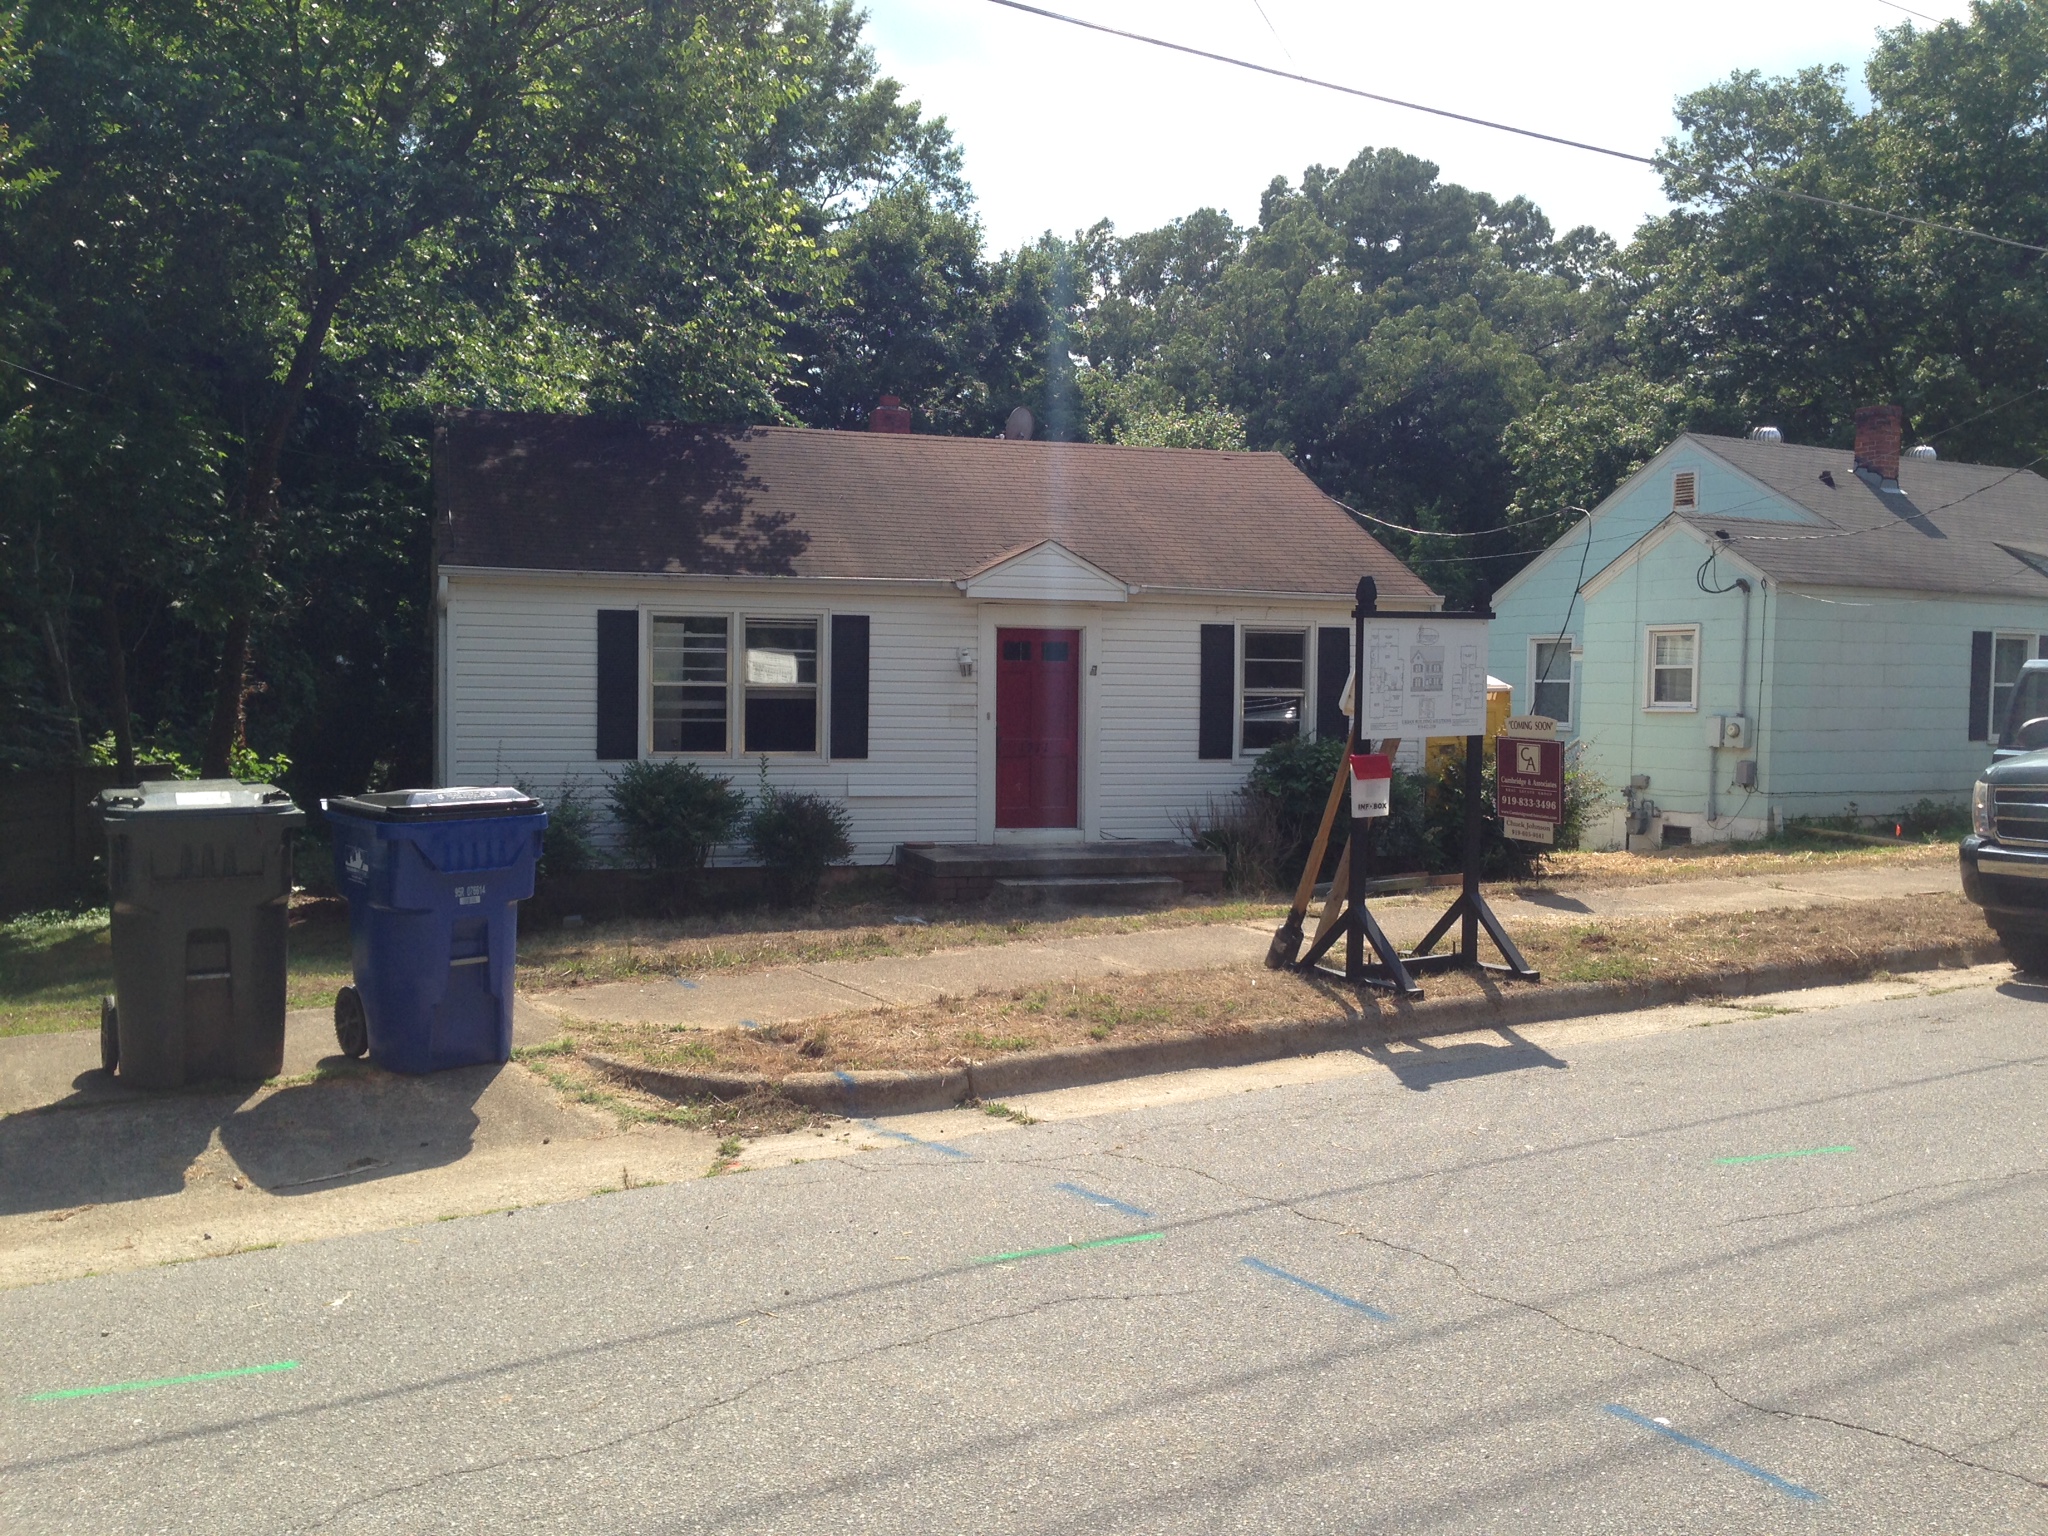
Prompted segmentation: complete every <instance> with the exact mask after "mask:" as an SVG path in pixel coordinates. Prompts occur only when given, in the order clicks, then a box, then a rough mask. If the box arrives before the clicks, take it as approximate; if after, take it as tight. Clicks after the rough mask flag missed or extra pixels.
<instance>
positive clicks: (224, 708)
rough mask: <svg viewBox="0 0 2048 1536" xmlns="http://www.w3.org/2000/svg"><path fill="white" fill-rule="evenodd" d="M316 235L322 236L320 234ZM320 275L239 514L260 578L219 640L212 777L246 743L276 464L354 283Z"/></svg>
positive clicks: (210, 739) (208, 763)
mask: <svg viewBox="0 0 2048 1536" xmlns="http://www.w3.org/2000/svg"><path fill="white" fill-rule="evenodd" d="M315 234H316V237H317V234H318V231H317V230H316V231H315ZM323 271H325V272H326V277H327V281H326V283H325V285H324V286H323V287H322V289H321V291H320V295H319V297H318V298H317V299H315V300H314V303H313V309H312V312H311V313H310V314H308V315H307V317H306V330H305V334H304V335H302V336H301V337H300V338H299V344H298V348H297V350H296V351H294V353H293V354H292V366H291V371H290V372H289V373H287V374H286V375H285V380H284V383H283V385H282V386H280V388H279V392H278V399H277V405H276V407H275V408H274V409H273V410H272V411H271V413H270V420H269V421H267V422H266V423H264V428H263V436H262V438H261V439H260V440H259V441H258V442H257V443H256V445H255V446H256V453H255V457H254V458H252V459H251V460H250V462H249V474H248V478H247V479H245V480H244V481H243V482H242V515H243V517H244V518H245V520H246V521H247V523H248V525H249V528H250V531H251V535H252V536H251V538H250V540H249V550H248V554H247V557H246V558H247V560H248V564H249V569H250V572H251V573H252V575H253V576H254V577H256V578H258V580H254V581H252V582H251V583H250V585H249V588H248V595H247V596H245V597H243V599H242V600H241V602H240V603H239V604H238V605H237V607H236V609H235V614H234V617H233V618H232V619H230V620H229V621H228V629H227V634H226V635H225V636H223V637H222V640H221V648H220V673H219V676H218V677H216V678H215V680H214V686H213V720H212V723H211V724H210V725H208V727H207V731H206V752H205V755H204V756H203V757H202V759H201V761H200V765H199V771H200V773H201V774H203V775H204V776H205V777H207V778H209V779H224V778H226V777H227V776H228V761H229V759H230V758H231V757H232V756H233V754H234V750H235V748H236V747H238V746H240V745H242V743H243V737H244V732H245V727H246V724H247V716H248V701H249V635H250V631H251V629H252V628H253V627H254V624H255V618H256V600H255V592H256V589H257V587H258V585H260V578H261V576H262V574H263V571H264V568H265V566H266V563H267V562H268V559H269V555H270V526H271V524H272V523H274V522H276V521H277V467H278V464H279V462H280V461H281V460H282V459H283V458H284V445H285V439H286V438H287V437H288V436H289V435H290V434H291V429H292V422H293V420H294V419H295V418H296V417H297V416H298V413H299V402H300V401H302V400H303V399H305V396H306V388H307V386H308V385H310V384H311V383H312V382H313V369H314V368H315V367H316V366H317V365H318V364H319V361H320V350H321V348H322V347H324V346H325V345H326V344H327V330H328V327H329V326H330V325H332V324H333V323H334V312H335V310H336V309H338V308H339V307H340V305H341V300H342V296H343V295H344V294H346V293H347V292H348V290H349V288H350V287H351V286H352V285H353V283H354V280H355V279H354V273H353V271H352V270H344V271H342V272H339V273H336V272H334V271H333V270H332V269H327V268H325V266H324V263H323Z"/></svg>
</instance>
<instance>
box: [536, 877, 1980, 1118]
mask: <svg viewBox="0 0 2048 1536" xmlns="http://www.w3.org/2000/svg"><path fill="white" fill-rule="evenodd" d="M1517 941H1518V942H1520V943H1522V945H1523V953H1524V954H1525V955H1526V956H1527V957H1528V959H1529V961H1530V963H1531V964H1533V965H1535V966H1536V967H1537V968H1538V969H1539V970H1541V971H1542V972H1543V974H1544V977H1545V978H1546V981H1548V982H1551V983H1557V982H1582V981H1639V980H1650V979H1660V980H1679V981H1683V980H1686V979H1689V978H1695V977H1696V978H1700V979H1705V978H1706V977H1709V976H1713V975H1718V974H1722V973H1725V972H1727V971H1729V970H1731V969H1747V968H1754V967H1758V966H1766V965H1786V964H1793V963H1799V962H1805V961H1825V962H1836V963H1848V964H1855V963H1859V962H1864V961H1870V962H1873V963H1874V962H1875V961H1876V959H1877V957H1878V956H1880V955H1881V954H1882V953H1883V952H1885V951H1886V950H1891V949H1897V948H1902V947H1904V948H1920V947H1924V946H1930V945H1937V944H1946V943H1971V942H1974V943H1981V944H1983V945H1985V946H1986V947H1987V948H1988V947H1989V946H1990V944H1991V942H1992V936H1991V932H1990V930H1989V929H1988V928H1986V927H1985V924H1984V919H1983V917H1982V915H1981V914H1980V913H1979V912H1978V910H1977V908H1976V907H1974V906H1972V905H1971V904H1970V903H1968V902H1967V901H1964V900H1963V899H1962V898H1961V897H1959V896H1942V897H1924V898H1914V899H1912V900H1900V901H1886V902H1863V903H1859V904H1857V905H1855V906H1850V907H1818V908H1809V909H1806V910H1801V911H1780V912H1743V913H1713V914H1706V915H1696V916H1690V917H1680V918H1666V919H1631V920H1628V921H1622V922H1589V923H1584V924H1576V925H1571V924H1561V923H1560V924H1543V925H1541V926H1532V927H1530V928H1529V929H1528V930H1527V932H1526V934H1525V935H1517ZM1424 985H1425V987H1426V988H1427V990H1428V993H1429V995H1430V996H1431V997H1458V996H1477V995H1479V994H1480V992H1481V990H1482V988H1484V989H1488V990H1491V989H1492V988H1494V987H1495V986H1497V985H1499V983H1497V982H1496V981H1495V979H1493V978H1491V977H1489V978H1487V979H1486V980H1485V981H1483V982H1482V981H1481V980H1480V979H1479V978H1477V977H1475V976H1472V975H1469V974H1467V973H1464V972H1445V973H1441V974H1438V975H1434V976H1430V977H1428V978H1426V979H1425V982H1424ZM1507 985H1513V984H1512V983H1508V984H1507ZM1361 1008H1363V1010H1364V1011H1365V1012H1366V1013H1367V1014H1368V1015H1371V1014H1375V1013H1376V1014H1378V1015H1380V1016H1382V1017H1386V1018H1389V1019H1392V1018H1395V1017H1397V1016H1398V1013H1399V1007H1398V1005H1396V1004H1395V1003H1393V1002H1392V1001H1390V1000H1389V999H1387V998H1386V997H1385V996H1384V995H1382V994H1380V993H1378V992H1376V991H1373V990H1370V989H1368V990H1366V991H1365V993H1364V995H1363V997H1362V998H1361V997H1359V996H1358V995H1357V994H1354V992H1353V991H1352V990H1351V989H1350V988H1348V987H1345V986H1342V985H1341V984H1336V983H1332V982H1330V981H1326V980H1324V979H1322V978H1315V977H1303V976H1296V975H1292V974H1289V973H1282V972H1274V971H1268V970H1265V969H1263V968H1262V967H1257V966H1237V967H1227V968H1220V969H1215V970H1206V971H1186V972H1176V973H1166V974H1158V975H1151V976H1143V977H1128V978H1106V979H1101V980H1095V981H1087V982H1075V983H1071V984H1066V985H1060V986H1047V987H1033V988H1018V989H1016V990H1014V991H1009V992H1000V993H986V994H981V995H978V996H973V997H963V998H954V999H946V1000H942V1001H940V1002H936V1003H932V1004H928V1005H925V1006H923V1007H918V1008H892V1009H879V1010H876V1011H874V1012H872V1013H861V1014H841V1015H838V1016H835V1017H833V1018H829V1019H821V1020H816V1021H814V1022H810V1023H806V1024H792V1025H785V1026H781V1027H779V1028H769V1029H761V1030H749V1031H744V1032H741V1031H724V1030H716V1031H713V1030H666V1029H661V1028H658V1027H655V1026H650V1025H630V1024H574V1025H572V1026H571V1027H570V1036H571V1038H572V1039H573V1040H574V1041H575V1042H576V1044H577V1045H579V1046H581V1047H583V1048H585V1049H589V1050H594V1051H598V1052H602V1053H603V1054H606V1055H610V1056H617V1057H621V1058H625V1059H630V1060H634V1061H638V1062H643V1063H646V1064H647V1065H650V1066H660V1067H672V1068H681V1069H684V1070H690V1071H721V1072H760V1073H764V1074H766V1075H768V1076H769V1077H771V1078H772V1077H779V1076H781V1075H783V1074H785V1073H789V1072H816V1071H831V1070H835V1069H837V1070H846V1071H859V1070H868V1069H880V1068H896V1069H912V1070H915V1069H931V1068H943V1067H958V1066H964V1065H967V1064H969V1063H971V1062H974V1061H980V1060H986V1059H988V1058H990V1057H994V1056H999V1055H1004V1054H1008V1053H1011V1052H1017V1051H1036V1050H1048V1049H1052V1048H1055V1047H1061V1046H1088V1045H1099V1044H1106V1043H1110V1042H1116V1043H1119V1044H1121V1043H1128V1042H1132V1041H1143V1040H1154V1039H1159V1038H1163V1037H1165V1036H1169V1035H1184V1034H1226V1033H1233V1032H1239V1031H1244V1030H1248V1029H1251V1028H1253V1027H1255V1026H1258V1025H1262V1024H1275V1023H1286V1022H1294V1021H1306V1020H1316V1019H1329V1018H1335V1017H1337V1016H1339V1015H1340V1014H1343V1013H1355V1012H1357V1011H1358V1010H1359V1009H1361Z"/></svg>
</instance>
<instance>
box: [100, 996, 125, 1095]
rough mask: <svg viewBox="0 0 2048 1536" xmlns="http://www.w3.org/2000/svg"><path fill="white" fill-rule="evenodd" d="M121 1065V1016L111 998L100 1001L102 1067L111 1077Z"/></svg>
mask: <svg viewBox="0 0 2048 1536" xmlns="http://www.w3.org/2000/svg"><path fill="white" fill-rule="evenodd" d="M120 1064H121V1015H120V1010H119V1009H117V1008H116V1007H115V1006H114V1000H113V999H112V998H111V997H103V998H101V999H100V1065H101V1066H102V1067H104V1068H105V1069H106V1071H107V1073H108V1075H109V1076H111V1075H112V1074H113V1071H114V1068H116V1067H118V1066H119V1065H120Z"/></svg>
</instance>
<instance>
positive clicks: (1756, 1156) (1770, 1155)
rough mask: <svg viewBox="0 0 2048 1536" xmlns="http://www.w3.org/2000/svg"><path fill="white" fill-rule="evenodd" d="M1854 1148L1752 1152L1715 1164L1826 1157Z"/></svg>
mask: <svg viewBox="0 0 2048 1536" xmlns="http://www.w3.org/2000/svg"><path fill="white" fill-rule="evenodd" d="M1855 1150H1856V1149H1855V1148H1854V1147H1808V1148H1807V1149H1806V1150H1805V1151H1803V1152H1752V1153H1750V1155H1749V1156H1747V1157H1717V1158H1715V1159H1714V1161H1715V1162H1717V1163H1768V1162H1770V1161H1772V1160H1773V1159H1775V1158H1780V1157H1826V1156H1828V1155H1829V1154H1830V1153H1834V1152H1854V1151H1855Z"/></svg>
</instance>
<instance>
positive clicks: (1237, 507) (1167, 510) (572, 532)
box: [434, 411, 1436, 608]
mask: <svg viewBox="0 0 2048 1536" xmlns="http://www.w3.org/2000/svg"><path fill="white" fill-rule="evenodd" d="M434 484H435V499H436V510H437V512H438V514H439V516H438V517H437V520H436V522H437V531H438V538H439V545H438V548H439V555H440V559H441V560H442V561H443V562H444V563H446V564H450V565H466V566H491V567H510V568H518V569H528V570H572V571H617V572H632V573H646V572H687V573H716V574H726V575H781V576H814V577H853V578H869V579H877V578H881V579H912V580H916V579H933V578H940V579H950V580H958V579H961V578H964V577H965V576H967V575H968V574H969V573H971V572H973V571H974V570H976V569H977V568H979V567H981V566H984V565H986V564H987V563H988V562H989V561H990V560H992V559H994V558H995V557H997V556H999V555H1002V554H1004V553H1006V552H1013V551H1015V550H1018V549H1020V548H1024V547H1028V546H1030V545H1032V544H1035V543H1037V542H1039V541H1040V540H1043V539H1057V540H1058V541H1059V542H1060V543H1061V544H1063V545H1065V546H1066V547H1067V548H1068V549H1071V550H1072V551H1073V552H1074V553H1075V554H1077V555H1080V556H1081V557H1082V558H1083V559H1086V560H1089V561H1092V562H1093V563H1094V564H1096V565H1098V566H1100V567H1102V569H1104V570H1105V571H1108V572H1110V573H1111V574H1112V575H1115V576H1117V577H1119V578H1121V579H1122V580H1124V581H1125V582H1128V583H1130V584H1131V585H1133V586H1137V587H1163V588H1183V589H1190V590H1196V591H1217V592H1276V593H1290V594H1291V593H1301V594H1304V595H1314V596H1319V597H1320V596H1329V597H1338V596H1342V597H1348V596H1350V594H1351V590H1352V588H1353V587H1354V586H1355V585H1356V584H1357V580H1358V578H1359V577H1360V576H1361V575H1366V574H1370V575H1372V576H1373V577H1374V578H1375V579H1376V580H1377V581H1378V583H1379V589H1380V600H1381V602H1382V604H1383V605H1385V606H1386V607H1388V608H1395V607H1411V606H1422V607H1433V606H1435V603H1436V594H1435V593H1434V592H1432V591H1431V590H1430V589H1429V588H1428V587H1427V586H1426V585H1425V584H1424V583H1423V582H1422V580H1421V579H1420V578H1419V577H1417V576H1416V575H1415V574H1414V572H1412V571H1410V570H1409V569H1408V568H1407V567H1406V566H1405V565H1403V564H1402V563H1401V562H1400V561H1399V560H1398V559H1396V558H1395V557H1394V555H1393V554H1392V553H1391V552H1389V551H1388V550H1387V549H1386V547H1385V546H1384V545H1382V544H1381V543H1380V542H1379V541H1378V540H1377V539H1375V538H1373V536H1372V535H1371V534H1369V533H1367V532H1366V531H1365V530H1364V529H1363V528H1362V527H1360V526H1359V524H1358V523H1357V522H1356V521H1355V520H1354V519H1353V518H1351V517H1350V516H1349V515H1348V514H1347V513H1345V511H1344V510H1343V509H1342V508H1341V507H1339V506H1338V505H1337V504H1336V503H1335V502H1333V501H1331V500H1330V499H1329V498H1328V497H1326V496H1324V495H1323V494H1322V492H1321V491H1319V490H1317V489H1316V487H1315V485H1314V484H1313V483H1312V482H1311V481H1310V480H1309V479H1308V477H1307V476H1305V475H1303V474H1302V473H1301V471H1299V470H1298V469H1296V468H1295V467H1294V466H1293V465H1292V464H1290V463H1289V462H1288V461H1287V460H1286V459H1285V458H1283V457H1282V456H1281V455H1279V454H1277V453H1222V452H1209V451H1204V450H1200V449H1179V448H1122V447H1104V446H1098V445H1092V444H1076V443H1044V442H1011V441H1006V440H1004V439H1001V438H965V437H924V436H915V435H903V434H897V433H881V432H825V431H809V430H805V429H802V428H793V427H693V426H682V425H677V424H674V423H663V422H623V421H607V420H600V419H597V418H594V417H584V416H547V415H526V414H518V413H512V412H498V411H457V412H451V413H449V414H447V415H446V416H444V417H443V418H442V420H441V422H440V424H439V427H438V429H437V431H436V433H435V440H434Z"/></svg>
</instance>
